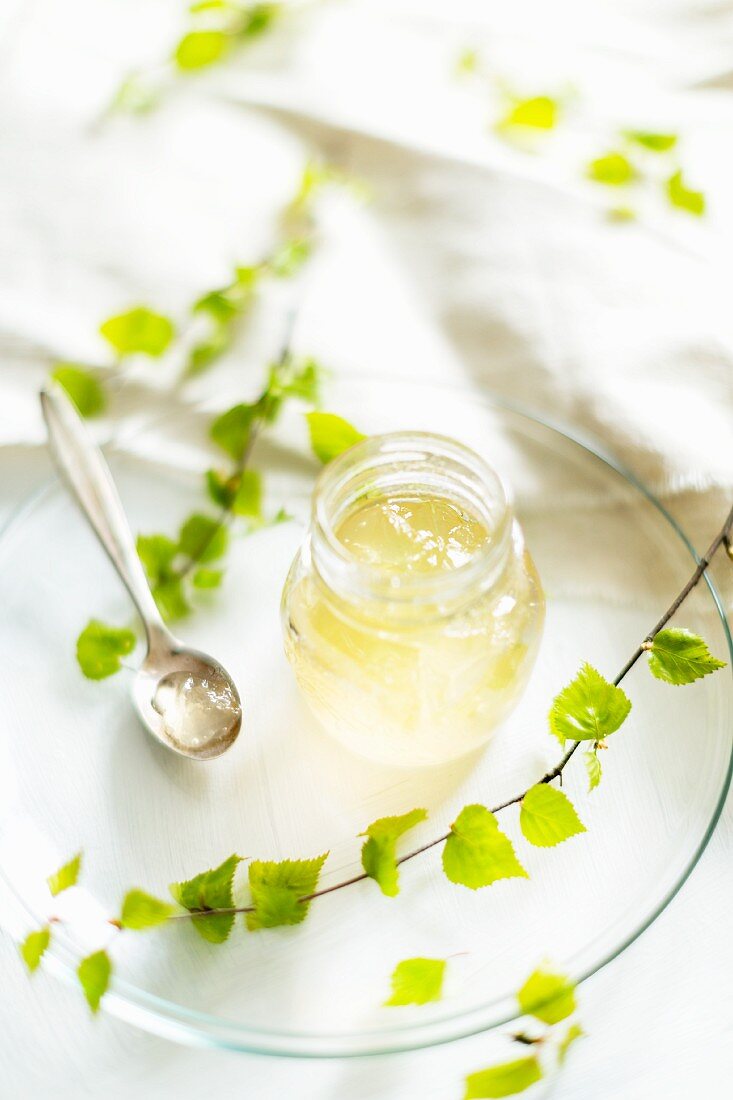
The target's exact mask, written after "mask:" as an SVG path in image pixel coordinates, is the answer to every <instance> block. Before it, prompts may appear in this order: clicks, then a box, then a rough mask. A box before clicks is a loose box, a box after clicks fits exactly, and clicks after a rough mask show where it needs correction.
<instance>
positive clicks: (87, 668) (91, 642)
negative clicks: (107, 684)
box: [76, 619, 137, 680]
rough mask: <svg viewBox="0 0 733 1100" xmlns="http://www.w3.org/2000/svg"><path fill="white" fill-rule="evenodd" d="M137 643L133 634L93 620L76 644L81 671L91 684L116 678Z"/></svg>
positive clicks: (124, 629) (121, 628) (122, 628)
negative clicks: (107, 677) (114, 676)
mask: <svg viewBox="0 0 733 1100" xmlns="http://www.w3.org/2000/svg"><path fill="white" fill-rule="evenodd" d="M136 641H137V639H136V637H135V634H134V632H133V631H132V630H127V629H126V628H124V627H116V626H107V624H106V623H102V622H100V621H99V619H90V620H89V622H88V623H87V625H86V626H85V627H84V629H83V630H82V632H81V634H80V635H79V637H78V638H77V640H76V659H77V661H78V662H79V668H80V669H81V670H82V672H83V673H84V675H85V676H86V677H87V679H88V680H103V679H104V678H105V677H106V676H112V675H113V673H115V672H119V670H120V669H121V668H122V662H121V661H120V658H121V657H126V656H127V655H128V654H129V653H132V651H133V649H134V648H135V643H136Z"/></svg>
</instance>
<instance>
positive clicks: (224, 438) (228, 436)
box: [209, 405, 258, 462]
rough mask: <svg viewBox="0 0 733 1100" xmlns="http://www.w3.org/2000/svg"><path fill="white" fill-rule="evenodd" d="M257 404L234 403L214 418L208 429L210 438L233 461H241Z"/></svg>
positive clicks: (256, 410)
mask: <svg viewBox="0 0 733 1100" xmlns="http://www.w3.org/2000/svg"><path fill="white" fill-rule="evenodd" d="M257 412H258V408H257V405H235V406H234V407H233V408H231V409H228V410H227V411H226V412H225V413H222V414H221V416H217V418H216V420H214V422H213V423H212V425H211V428H210V429H209V435H210V436H211V439H212V440H213V441H214V443H216V444H217V445H218V446H219V447H221V449H222V450H223V451H226V453H227V454H228V455H230V456H231V458H233V459H234V461H235V462H239V461H241V459H242V458H243V456H244V452H245V450H246V449H247V444H248V443H249V437H250V431H251V428H252V423H253V421H254V420H255V419H256V417H257Z"/></svg>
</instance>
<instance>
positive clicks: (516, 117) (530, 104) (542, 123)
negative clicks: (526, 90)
mask: <svg viewBox="0 0 733 1100" xmlns="http://www.w3.org/2000/svg"><path fill="white" fill-rule="evenodd" d="M559 112H560V105H559V103H558V102H557V100H556V99H551V98H550V96H546V95H538V96H533V97H532V98H531V99H520V100H518V101H517V102H516V103H515V104H514V105H513V106H512V107H511V108H510V109H509V111H508V112H507V113H506V115H505V116H504V118H502V119H501V121H500V122H499V128H500V129H503V128H504V127H506V126H527V127H530V128H531V129H533V130H552V129H553V128H554V127H555V126H556V125H557V120H558V116H559Z"/></svg>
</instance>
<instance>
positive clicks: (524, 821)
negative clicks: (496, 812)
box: [519, 783, 585, 848]
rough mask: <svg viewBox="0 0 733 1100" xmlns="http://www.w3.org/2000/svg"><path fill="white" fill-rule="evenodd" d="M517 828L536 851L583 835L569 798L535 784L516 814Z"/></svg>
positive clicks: (583, 827)
mask: <svg viewBox="0 0 733 1100" xmlns="http://www.w3.org/2000/svg"><path fill="white" fill-rule="evenodd" d="M519 825H520V827H521V830H522V832H523V833H524V836H525V838H526V839H527V840H528V841H529V842H530V844H534V845H536V846H537V847H538V848H552V847H554V846H555V845H556V844H560V843H561V842H562V841H563V840H567V839H568V837H571V836H575V835H576V834H577V833H584V832H585V825H584V824H583V822H582V821H581V820H580V818H579V817H578V815H577V813H576V812H575V807H574V806H573V804H572V802H571V801H570V799H569V798H568V797H567V795H565V794H563V792H562V791H559V790H558V789H557V787H551V786H550V784H549V783H537V785H536V786H534V787H530V789H529V790H528V791H527V793H526V794H525V796H524V798H523V799H522V803H521V808H520V811H519Z"/></svg>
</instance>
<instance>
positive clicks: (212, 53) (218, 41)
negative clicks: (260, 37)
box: [173, 30, 231, 72]
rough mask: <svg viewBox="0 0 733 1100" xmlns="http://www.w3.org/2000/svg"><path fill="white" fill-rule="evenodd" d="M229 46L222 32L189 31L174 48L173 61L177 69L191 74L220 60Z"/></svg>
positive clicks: (228, 38)
mask: <svg viewBox="0 0 733 1100" xmlns="http://www.w3.org/2000/svg"><path fill="white" fill-rule="evenodd" d="M230 45H231V37H230V35H228V34H225V33H224V31H216V30H211V31H191V32H190V33H189V34H185V35H184V36H183V38H182V39H181V41H180V42H179V43H178V45H177V46H176V50H175V53H174V54H173V60H174V61H175V63H176V65H177V66H178V68H179V69H182V70H183V71H184V72H191V71H192V70H194V69H203V68H205V67H206V66H207V65H213V64H215V63H216V62H217V61H219V60H221V58H222V57H223V56H224V54H225V53H226V52H227V50H228V49H229V47H230Z"/></svg>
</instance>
